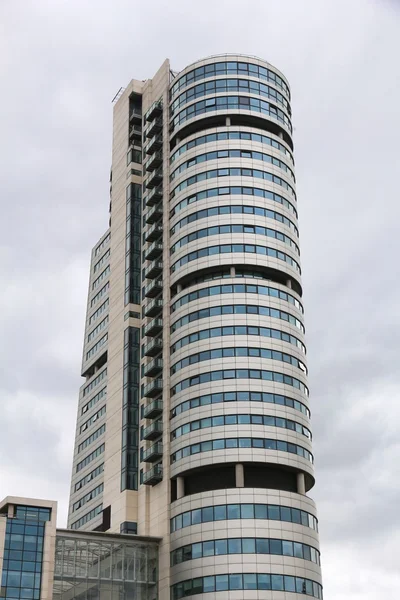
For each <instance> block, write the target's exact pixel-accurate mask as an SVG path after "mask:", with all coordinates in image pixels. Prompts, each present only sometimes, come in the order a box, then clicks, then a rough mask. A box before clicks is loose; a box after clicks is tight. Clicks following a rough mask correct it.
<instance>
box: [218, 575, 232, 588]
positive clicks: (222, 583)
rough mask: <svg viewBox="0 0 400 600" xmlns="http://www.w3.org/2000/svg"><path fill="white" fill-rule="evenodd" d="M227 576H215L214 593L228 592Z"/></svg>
mask: <svg viewBox="0 0 400 600" xmlns="http://www.w3.org/2000/svg"><path fill="white" fill-rule="evenodd" d="M228 583H229V579H228V575H216V576H215V591H216V592H224V591H227V590H228Z"/></svg>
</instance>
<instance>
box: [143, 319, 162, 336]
mask: <svg viewBox="0 0 400 600" xmlns="http://www.w3.org/2000/svg"><path fill="white" fill-rule="evenodd" d="M162 328H163V320H162V319H153V320H152V321H150V323H149V324H148V325H146V327H145V328H144V335H149V336H150V337H154V336H156V335H158V334H159V333H160V331H162Z"/></svg>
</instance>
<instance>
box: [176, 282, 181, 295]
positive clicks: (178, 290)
mask: <svg viewBox="0 0 400 600" xmlns="http://www.w3.org/2000/svg"><path fill="white" fill-rule="evenodd" d="M181 291H182V284H181V283H178V285H177V286H176V293H177V294H179V292H181Z"/></svg>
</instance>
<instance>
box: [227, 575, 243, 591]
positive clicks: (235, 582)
mask: <svg viewBox="0 0 400 600" xmlns="http://www.w3.org/2000/svg"><path fill="white" fill-rule="evenodd" d="M229 589H230V590H242V589H243V575H242V574H239V573H238V574H236V573H235V574H232V575H229Z"/></svg>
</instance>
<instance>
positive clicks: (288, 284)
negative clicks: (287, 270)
mask: <svg viewBox="0 0 400 600" xmlns="http://www.w3.org/2000/svg"><path fill="white" fill-rule="evenodd" d="M286 285H287V287H288V288H290V289H292V280H291V279H286Z"/></svg>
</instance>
